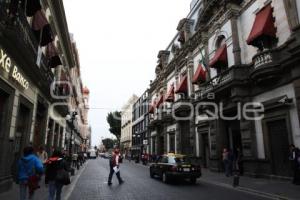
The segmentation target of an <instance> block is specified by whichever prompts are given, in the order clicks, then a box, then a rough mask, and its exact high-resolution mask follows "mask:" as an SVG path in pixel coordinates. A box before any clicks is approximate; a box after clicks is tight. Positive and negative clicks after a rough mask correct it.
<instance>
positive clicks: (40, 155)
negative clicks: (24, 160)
mask: <svg viewBox="0 0 300 200" xmlns="http://www.w3.org/2000/svg"><path fill="white" fill-rule="evenodd" d="M36 155H37V156H38V158H39V159H40V161H41V162H42V163H43V164H44V163H45V162H46V160H47V159H48V153H47V152H46V151H45V150H44V147H43V146H40V147H39V150H38V152H37V153H36Z"/></svg>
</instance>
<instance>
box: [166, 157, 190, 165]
mask: <svg viewBox="0 0 300 200" xmlns="http://www.w3.org/2000/svg"><path fill="white" fill-rule="evenodd" d="M169 162H170V163H172V164H175V163H176V164H183V163H185V164H186V163H191V160H190V158H188V157H186V156H183V157H169Z"/></svg>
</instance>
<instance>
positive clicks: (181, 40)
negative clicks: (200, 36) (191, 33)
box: [178, 31, 185, 44]
mask: <svg viewBox="0 0 300 200" xmlns="http://www.w3.org/2000/svg"><path fill="white" fill-rule="evenodd" d="M178 41H179V42H180V43H182V44H183V43H185V36H184V31H181V32H180V33H179V38H178Z"/></svg>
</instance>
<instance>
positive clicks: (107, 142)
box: [102, 138, 117, 150]
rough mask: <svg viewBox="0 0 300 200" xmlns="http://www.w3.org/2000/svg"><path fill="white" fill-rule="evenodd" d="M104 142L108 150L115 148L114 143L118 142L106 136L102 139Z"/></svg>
mask: <svg viewBox="0 0 300 200" xmlns="http://www.w3.org/2000/svg"><path fill="white" fill-rule="evenodd" d="M102 143H103V145H104V146H105V149H106V150H108V149H112V148H114V145H115V144H116V143H117V141H116V140H113V139H111V138H105V139H103V140H102Z"/></svg>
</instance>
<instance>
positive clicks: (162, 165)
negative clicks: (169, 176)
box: [159, 156, 169, 176]
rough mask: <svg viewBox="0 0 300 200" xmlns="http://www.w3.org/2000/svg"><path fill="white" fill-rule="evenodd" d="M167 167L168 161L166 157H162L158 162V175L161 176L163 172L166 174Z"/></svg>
mask: <svg viewBox="0 0 300 200" xmlns="http://www.w3.org/2000/svg"><path fill="white" fill-rule="evenodd" d="M168 167H169V159H168V156H163V157H162V159H161V162H160V167H159V175H160V176H162V173H163V172H166V171H167V170H168Z"/></svg>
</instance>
